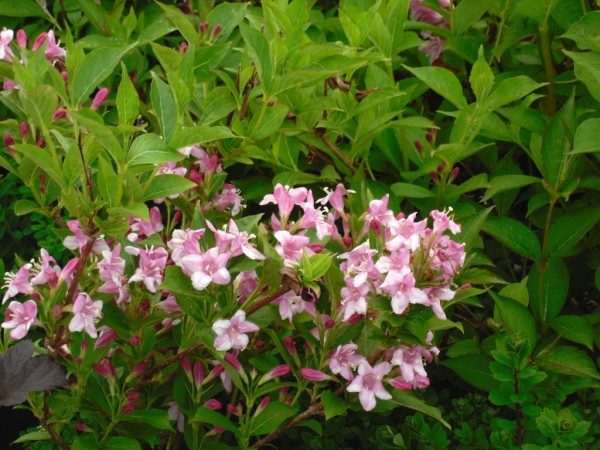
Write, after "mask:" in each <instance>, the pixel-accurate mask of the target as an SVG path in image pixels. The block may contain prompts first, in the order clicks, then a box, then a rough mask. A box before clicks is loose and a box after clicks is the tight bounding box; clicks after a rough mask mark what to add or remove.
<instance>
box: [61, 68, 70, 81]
mask: <svg viewBox="0 0 600 450" xmlns="http://www.w3.org/2000/svg"><path fill="white" fill-rule="evenodd" d="M60 76H61V77H62V79H63V80H65V82H67V81H69V73H68V72H67V71H66V70H63V71H62V72H61V73H60Z"/></svg>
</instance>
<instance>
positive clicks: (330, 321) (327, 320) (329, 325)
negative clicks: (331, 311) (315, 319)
mask: <svg viewBox="0 0 600 450" xmlns="http://www.w3.org/2000/svg"><path fill="white" fill-rule="evenodd" d="M324 323H325V328H327V329H328V330H331V329H332V328H333V327H335V320H333V319H332V318H331V317H329V316H325V321H324Z"/></svg>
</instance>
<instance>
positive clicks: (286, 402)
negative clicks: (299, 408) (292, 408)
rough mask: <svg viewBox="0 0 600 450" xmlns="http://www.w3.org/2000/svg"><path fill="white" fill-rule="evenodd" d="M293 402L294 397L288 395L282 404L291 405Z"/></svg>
mask: <svg viewBox="0 0 600 450" xmlns="http://www.w3.org/2000/svg"><path fill="white" fill-rule="evenodd" d="M293 401H294V397H292V396H291V395H290V396H288V397H286V398H285V399H284V400H283V403H285V404H286V405H291V404H292V402H293Z"/></svg>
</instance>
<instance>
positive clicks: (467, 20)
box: [452, 0, 488, 35]
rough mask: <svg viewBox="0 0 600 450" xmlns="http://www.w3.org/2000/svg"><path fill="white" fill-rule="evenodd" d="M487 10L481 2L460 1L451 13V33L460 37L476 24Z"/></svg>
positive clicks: (479, 0)
mask: <svg viewBox="0 0 600 450" xmlns="http://www.w3.org/2000/svg"><path fill="white" fill-rule="evenodd" d="M487 9H488V6H487V3H486V2H482V1H481V0H462V1H461V2H460V3H458V5H456V7H455V9H454V11H452V31H453V32H454V33H455V34H457V35H461V34H463V33H464V32H465V31H467V30H468V29H469V28H470V27H471V26H472V25H473V24H474V23H475V22H477V21H478V20H479V19H480V18H481V16H482V15H483V13H485V12H486V11H487Z"/></svg>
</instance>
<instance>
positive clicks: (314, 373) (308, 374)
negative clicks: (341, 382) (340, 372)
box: [300, 367, 331, 381]
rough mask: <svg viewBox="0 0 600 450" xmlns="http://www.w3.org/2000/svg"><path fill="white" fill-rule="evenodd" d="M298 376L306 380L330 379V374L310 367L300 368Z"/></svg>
mask: <svg viewBox="0 0 600 450" xmlns="http://www.w3.org/2000/svg"><path fill="white" fill-rule="evenodd" d="M300 376H301V377H302V378H304V379H305V380H308V381H325V380H331V376H329V375H327V374H326V373H323V372H321V371H320V370H316V369H311V368H309V367H304V368H302V369H300Z"/></svg>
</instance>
